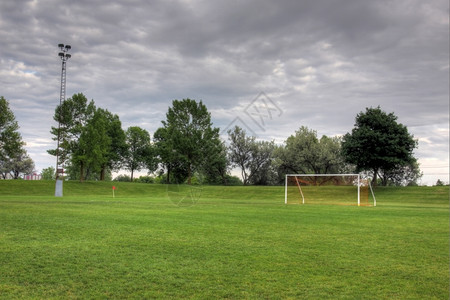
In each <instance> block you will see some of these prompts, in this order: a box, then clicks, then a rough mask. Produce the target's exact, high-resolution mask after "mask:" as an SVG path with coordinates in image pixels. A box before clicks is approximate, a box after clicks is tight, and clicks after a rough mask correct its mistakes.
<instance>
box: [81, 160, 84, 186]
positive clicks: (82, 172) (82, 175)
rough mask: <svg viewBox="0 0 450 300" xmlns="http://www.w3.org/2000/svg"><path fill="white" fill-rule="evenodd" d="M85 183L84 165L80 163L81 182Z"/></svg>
mask: <svg viewBox="0 0 450 300" xmlns="http://www.w3.org/2000/svg"><path fill="white" fill-rule="evenodd" d="M83 181H84V163H83V162H80V182H83Z"/></svg>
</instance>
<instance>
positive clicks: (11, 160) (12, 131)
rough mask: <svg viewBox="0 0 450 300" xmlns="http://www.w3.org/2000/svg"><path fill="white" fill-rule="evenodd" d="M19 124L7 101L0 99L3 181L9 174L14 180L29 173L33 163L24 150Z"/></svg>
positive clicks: (0, 168)
mask: <svg viewBox="0 0 450 300" xmlns="http://www.w3.org/2000/svg"><path fill="white" fill-rule="evenodd" d="M18 130H19V124H18V123H17V121H16V118H15V116H14V113H13V111H12V110H11V109H10V108H9V103H8V101H7V100H6V99H5V98H4V97H3V96H1V97H0V173H1V176H2V177H3V178H4V179H5V178H6V176H7V174H10V175H11V176H12V177H13V178H14V179H17V178H19V175H20V174H22V173H31V172H32V171H33V169H34V162H33V160H32V159H31V158H30V157H29V156H28V154H27V151H26V150H25V148H24V146H25V142H23V140H22V136H21V134H20V133H19V131H18Z"/></svg>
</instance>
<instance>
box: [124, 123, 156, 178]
mask: <svg viewBox="0 0 450 300" xmlns="http://www.w3.org/2000/svg"><path fill="white" fill-rule="evenodd" d="M125 135H126V142H127V146H128V151H127V155H126V156H125V160H124V166H125V168H126V169H127V170H129V171H130V172H131V176H130V180H131V181H133V174H134V171H140V170H141V169H143V168H145V167H146V166H147V165H148V163H147V162H148V159H149V157H151V156H152V146H151V143H150V134H149V133H148V131H147V130H145V129H142V128H140V127H138V126H132V127H129V128H128V129H127V131H126V134H125Z"/></svg>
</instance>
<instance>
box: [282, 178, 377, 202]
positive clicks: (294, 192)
mask: <svg viewBox="0 0 450 300" xmlns="http://www.w3.org/2000/svg"><path fill="white" fill-rule="evenodd" d="M369 188H370V182H369V180H367V179H362V178H361V175H360V174H288V175H286V179H285V190H284V193H285V195H284V203H285V204H336V205H357V206H371V205H373V206H376V202H375V201H376V200H375V197H374V195H373V191H372V197H371V198H372V201H369V198H370V197H369Z"/></svg>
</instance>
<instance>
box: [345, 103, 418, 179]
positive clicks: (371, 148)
mask: <svg viewBox="0 0 450 300" xmlns="http://www.w3.org/2000/svg"><path fill="white" fill-rule="evenodd" d="M416 147H417V141H416V140H414V137H413V136H412V135H411V134H409V132H408V129H407V128H406V126H404V125H402V124H401V123H397V116H395V115H394V113H389V114H387V113H385V112H384V111H382V110H381V108H380V107H377V108H366V111H365V112H360V113H359V114H358V115H357V116H356V122H355V127H354V128H353V129H352V132H351V133H347V134H346V135H345V136H344V138H343V141H342V154H343V156H344V158H345V160H346V161H347V162H349V163H351V164H354V165H355V166H356V170H357V171H363V170H365V171H371V172H372V174H373V180H372V183H373V184H376V183H377V178H378V176H379V175H380V173H381V172H382V173H384V174H389V173H391V172H392V171H394V170H395V169H398V168H402V167H405V166H407V165H409V164H413V163H414V162H415V158H414V156H413V150H414V149H415V148H416Z"/></svg>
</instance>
